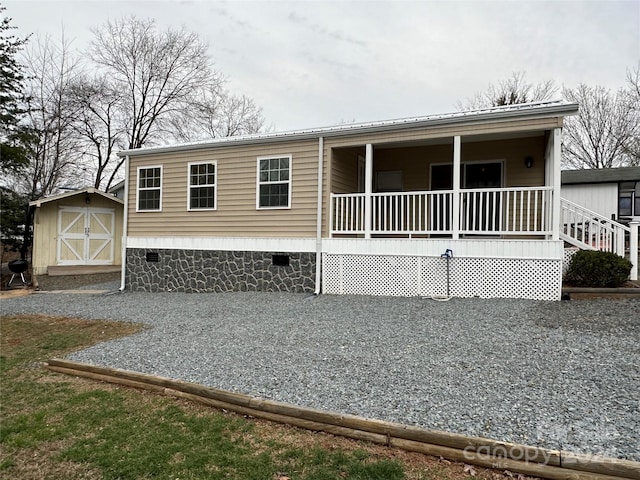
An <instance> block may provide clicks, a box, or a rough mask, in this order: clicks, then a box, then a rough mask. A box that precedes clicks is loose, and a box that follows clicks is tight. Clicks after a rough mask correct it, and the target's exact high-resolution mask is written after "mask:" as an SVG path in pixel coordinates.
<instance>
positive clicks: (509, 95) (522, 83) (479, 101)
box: [456, 72, 558, 111]
mask: <svg viewBox="0 0 640 480" xmlns="http://www.w3.org/2000/svg"><path fill="white" fill-rule="evenodd" d="M557 92H558V87H557V86H556V85H555V83H554V81H553V80H547V81H545V82H541V83H537V84H532V83H530V82H528V81H527V80H526V79H525V72H513V73H512V74H511V77H509V78H507V79H506V80H500V81H499V82H498V83H497V84H493V83H491V84H489V87H488V88H487V90H486V91H484V92H477V93H476V94H475V95H473V96H472V97H468V98H467V99H466V100H464V101H459V102H457V103H456V108H457V109H458V110H460V111H463V110H477V109H481V108H489V107H499V106H502V105H514V104H518V103H529V102H543V101H546V100H552V99H553V97H554V96H555V95H556V93H557Z"/></svg>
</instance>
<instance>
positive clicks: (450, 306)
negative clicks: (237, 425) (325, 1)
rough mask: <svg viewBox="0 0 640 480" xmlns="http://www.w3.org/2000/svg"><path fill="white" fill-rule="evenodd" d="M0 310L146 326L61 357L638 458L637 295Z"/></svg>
mask: <svg viewBox="0 0 640 480" xmlns="http://www.w3.org/2000/svg"><path fill="white" fill-rule="evenodd" d="M0 309H1V313H2V315H8V314H12V313H48V314H55V315H73V316H80V317H86V318H102V319H114V320H127V321H135V322H142V323H145V324H147V325H149V326H151V327H152V328H149V329H146V330H145V331H143V332H142V333H139V334H137V335H134V336H131V337H128V338H124V339H120V340H117V341H112V342H108V343H104V344H101V345H97V346H94V347H92V348H89V349H87V350H84V351H82V352H78V353H75V354H73V355H71V356H70V358H71V359H73V360H78V361H82V362H88V363H93V364H98V365H105V366H110V367H118V368H124V369H131V370H137V371H141V372H147V373H152V374H156V375H163V376H168V377H173V378H179V379H183V380H188V381H192V382H198V383H203V384H206V385H209V386H212V387H215V388H221V389H225V390H233V391H237V392H242V393H246V394H250V395H254V396H261V397H265V398H269V399H273V400H279V401H283V402H289V403H294V404H299V405H304V406H309V407H316V408H322V409H328V410H334V411H339V412H344V413H351V414H355V415H362V416H365V417H370V418H378V419H383V420H390V421H396V422H402V423H408V424H415V425H420V426H424V427H428V428H433V429H440V430H447V431H451V432H459V433H463V434H468V435H478V436H485V437H490V438H494V439H498V440H504V441H510V442H517V443H525V444H530V445H538V446H542V447H547V448H563V449H567V450H572V451H576V452H582V453H594V454H600V455H607V456H614V457H621V458H628V459H633V460H640V301H638V300H635V299H629V300H607V299H597V300H582V301H571V302H538V301H528V300H482V299H453V300H451V301H449V302H436V301H433V300H428V299H420V298H409V299H407V298H379V297H355V296H343V297H339V296H320V297H309V296H306V295H295V294H284V293H283V294H280V293H225V294H181V293H153V294H148V293H125V294H112V295H89V294H86V293H85V294H35V295H30V296H27V297H20V298H12V299H3V300H1V301H0Z"/></svg>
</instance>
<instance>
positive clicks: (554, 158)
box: [551, 128, 562, 240]
mask: <svg viewBox="0 0 640 480" xmlns="http://www.w3.org/2000/svg"><path fill="white" fill-rule="evenodd" d="M551 138H552V140H551V141H552V146H551V168H552V169H553V170H552V172H553V173H552V175H551V177H552V180H553V197H552V198H553V207H552V210H551V231H552V235H551V240H560V186H561V184H560V178H561V177H560V175H561V174H560V162H561V160H562V157H561V155H562V129H561V128H554V129H553V132H552V137H551Z"/></svg>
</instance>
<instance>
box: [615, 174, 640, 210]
mask: <svg viewBox="0 0 640 480" xmlns="http://www.w3.org/2000/svg"><path fill="white" fill-rule="evenodd" d="M619 192H620V193H619V196H618V217H633V216H638V215H640V182H622V183H620V185H619Z"/></svg>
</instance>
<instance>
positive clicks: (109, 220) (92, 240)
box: [57, 207, 115, 265]
mask: <svg viewBox="0 0 640 480" xmlns="http://www.w3.org/2000/svg"><path fill="white" fill-rule="evenodd" d="M114 227H115V212H114V210H113V209H112V208H90V207H60V210H59V211H58V244H57V246H58V265H112V264H113V251H114V245H113V232H114Z"/></svg>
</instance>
